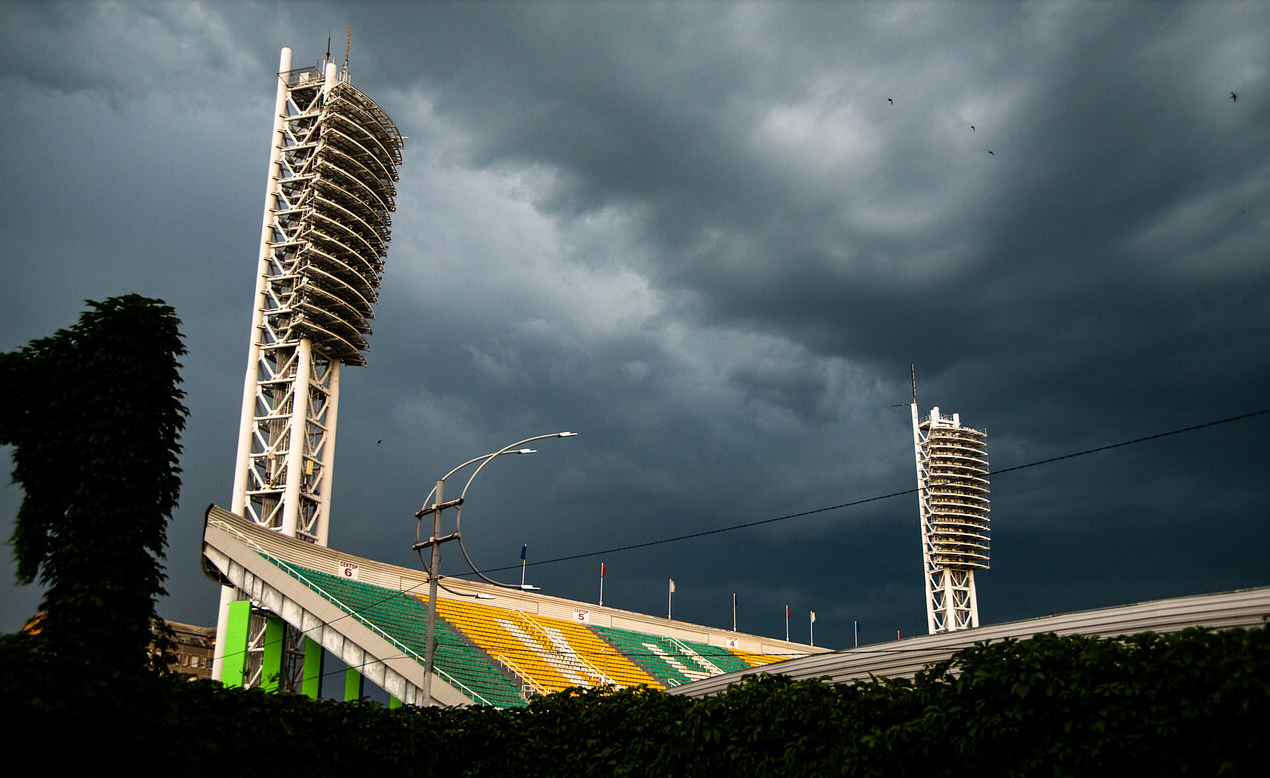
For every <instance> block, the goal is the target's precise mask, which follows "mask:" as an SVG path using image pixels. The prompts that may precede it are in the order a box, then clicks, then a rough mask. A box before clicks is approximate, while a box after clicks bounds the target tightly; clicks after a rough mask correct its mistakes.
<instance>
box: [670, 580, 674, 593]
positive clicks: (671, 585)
mask: <svg viewBox="0 0 1270 778" xmlns="http://www.w3.org/2000/svg"><path fill="white" fill-rule="evenodd" d="M670 593H671V594H674V593H675V579H673V578H671V579H670Z"/></svg>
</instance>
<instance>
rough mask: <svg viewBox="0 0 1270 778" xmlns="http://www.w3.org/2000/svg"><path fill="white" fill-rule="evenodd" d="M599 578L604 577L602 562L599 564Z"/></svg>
mask: <svg viewBox="0 0 1270 778" xmlns="http://www.w3.org/2000/svg"><path fill="white" fill-rule="evenodd" d="M600 577H601V578H603V577H604V563H603V562H601V563H600Z"/></svg>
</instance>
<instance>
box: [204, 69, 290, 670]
mask: <svg viewBox="0 0 1270 778" xmlns="http://www.w3.org/2000/svg"><path fill="white" fill-rule="evenodd" d="M290 69H291V49H290V48H286V47H284V48H283V49H282V51H281V53H280V54H279V56H278V89H277V92H276V93H275V96H274V102H273V134H272V135H271V136H270V137H271V138H272V139H273V140H272V143H271V145H270V148H269V177H268V179H267V180H266V182H265V207H264V215H263V216H262V218H261V226H260V253H259V256H258V259H257V262H256V295H255V297H254V298H253V300H255V304H254V306H253V309H252V312H251V333H250V336H249V339H248V344H247V372H246V375H245V377H244V378H243V402H242V409H241V413H240V415H239V420H238V452H237V455H236V456H235V464H234V486H233V489H234V491H233V495H232V497H231V499H230V506H231V508H230V510H232V511H233V512H234V513H237V514H238V515H240V516H241V515H243V514H244V512H245V511H246V509H247V489H248V484H249V483H250V480H251V479H250V478H249V477H248V470H249V469H250V468H251V466H252V465H251V438H252V435H253V433H254V431H255V427H256V424H255V416H256V391H257V381H258V378H259V375H260V342H261V337H262V335H261V329H262V328H263V327H264V320H265V312H264V298H265V289H266V280H265V279H266V276H267V275H268V273H269V254H270V247H269V243H270V240H271V239H272V237H273V208H274V203H275V198H276V196H277V194H278V180H279V178H280V170H281V167H282V142H283V138H284V137H285V135H284V133H285V126H286V122H285V118H284V117H285V115H286V109H287V81H286V73H287V71H289V70H290ZM236 597H237V595H236V594H235V593H234V589H233V587H231V586H223V587H221V593H220V607H219V609H218V610H217V613H216V641H217V642H216V644H217V645H218V646H223V645H224V644H225V630H226V627H227V625H228V619H229V603H231V602H233V601H234V600H235V599H236ZM224 670H225V656H224V654H223V652H215V653H214V655H213V657H212V678H213V679H215V680H217V681H219V680H221V675H222V674H223V673H224Z"/></svg>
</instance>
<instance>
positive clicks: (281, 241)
mask: <svg viewBox="0 0 1270 778" xmlns="http://www.w3.org/2000/svg"><path fill="white" fill-rule="evenodd" d="M289 68H290V51H289V50H285V49H284V50H283V56H282V62H281V72H280V73H279V84H278V96H277V114H276V115H275V122H274V143H273V150H272V151H273V153H272V155H271V159H270V166H269V167H270V170H269V186H268V192H267V195H266V201H265V214H264V225H263V229H262V235H261V251H260V273H259V276H258V278H257V288H256V306H255V311H254V320H253V324H252V338H251V346H250V351H251V353H250V356H249V360H248V368H247V377H246V381H245V383H244V390H243V413H242V422H241V427H240V430H239V447H238V462H237V469H236V473H235V483H234V503H233V509H234V510H235V511H236V512H240V513H241V515H244V516H247V517H248V518H250V519H251V520H252V521H254V522H256V523H257V524H259V525H260V526H263V527H267V528H270V529H276V530H279V531H281V532H283V533H284V534H287V535H290V536H293V537H298V538H302V539H305V540H308V541H310V542H313V543H317V544H319V545H325V544H326V541H327V523H328V519H329V511H330V491H331V476H332V464H333V455H334V448H335V426H336V417H337V410H338V407H339V375H340V367H341V365H343V364H350V365H365V364H366V359H365V356H364V352H365V351H366V349H367V341H366V336H367V335H369V334H370V320H371V319H372V318H373V317H374V310H373V305H374V303H375V301H376V299H377V298H378V294H379V282H380V277H381V275H382V272H383V263H384V256H385V254H386V253H387V250H388V241H389V228H390V226H391V223H392V222H391V217H390V213H391V212H392V211H393V209H394V204H393V198H394V197H395V196H396V193H397V192H396V186H395V181H396V180H397V165H398V164H399V163H400V162H401V146H402V138H401V134H400V133H399V132H398V131H397V128H396V126H395V125H394V124H393V122H392V120H391V119H389V118H388V115H387V114H386V113H384V111H383V110H382V109H380V108H379V106H378V105H376V104H375V103H374V101H372V100H371V99H370V98H368V97H367V96H366V95H364V94H363V93H362V92H360V91H359V90H358V89H357V88H355V87H354V86H352V84H350V83H349V82H348V71H347V69H345V70H344V71H343V72H342V73H339V74H338V75H337V73H336V67H335V63H333V62H329V61H328V62H327V63H326V66H325V70H324V71H322V70H319V69H318V68H301V69H298V70H290V69H289Z"/></svg>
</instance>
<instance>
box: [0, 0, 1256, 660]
mask: <svg viewBox="0 0 1270 778" xmlns="http://www.w3.org/2000/svg"><path fill="white" fill-rule="evenodd" d="M10 21H11V22H12V23H11V24H10V23H9V22H10ZM350 25H351V26H352V27H353V28H354V30H353V44H352V54H351V63H350V64H351V72H352V74H353V80H354V83H356V84H357V85H358V86H359V87H360V88H362V89H364V90H365V91H366V92H367V93H368V94H370V95H371V96H372V97H374V98H375V99H376V100H377V101H379V102H380V104H381V105H383V106H384V108H385V109H386V110H387V111H388V112H389V113H390V114H391V115H392V116H393V117H394V119H395V120H396V121H397V123H398V125H399V126H400V128H401V130H402V132H403V133H404V134H406V135H408V136H409V140H408V142H407V146H406V150H405V163H404V165H403V167H402V169H401V183H400V186H399V197H398V201H397V206H398V209H397V212H396V214H395V215H394V225H393V230H394V232H393V236H394V239H393V244H392V247H391V250H390V253H389V258H388V265H387V269H386V274H385V279H384V287H383V291H382V294H381V300H380V303H379V306H378V308H377V311H376V320H375V322H374V328H375V332H374V336H373V338H372V349H371V352H370V354H369V363H370V364H369V367H368V368H367V369H365V370H359V371H347V372H346V375H345V377H344V379H343V390H342V391H343V395H342V398H341V407H340V444H339V454H338V458H337V466H336V472H337V473H338V476H337V483H338V486H337V488H336V489H335V497H334V507H333V511H332V514H333V521H332V541H331V542H332V545H333V546H335V547H337V548H341V549H344V550H346V551H348V552H350V553H356V554H362V555H366V556H372V557H375V558H380V559H385V560H387V561H392V562H396V563H399V564H416V563H417V560H415V559H413V557H412V556H411V555H410V553H409V551H408V545H409V542H410V540H412V539H413V538H412V536H413V532H414V521H413V519H412V517H411V514H412V513H413V512H414V511H415V510H416V509H417V508H418V507H419V506H420V504H421V501H422V499H423V496H424V495H425V494H426V493H427V490H428V488H430V487H431V482H432V479H435V478H436V477H437V476H438V475H439V474H441V473H444V472H445V471H446V470H448V469H449V468H450V467H452V466H453V465H454V464H456V463H457V462H461V461H463V460H465V459H467V458H469V457H471V456H475V455H477V454H479V453H482V452H485V451H490V450H494V449H497V448H499V447H501V446H503V445H505V444H507V443H509V442H511V441H512V440H513V439H515V438H517V437H523V436H526V435H531V434H535V433H539V432H551V431H555V430H564V429H570V430H576V431H579V432H580V433H582V434H581V435H580V436H579V437H578V438H576V439H570V440H567V441H544V442H542V443H541V444H539V445H538V448H539V453H538V454H535V455H534V456H533V457H515V458H513V459H511V460H509V461H506V462H501V461H500V462H499V463H498V465H499V466H498V467H497V468H494V467H491V468H490V470H489V472H487V473H483V474H482V475H481V476H480V482H479V483H478V484H477V485H476V486H474V487H473V494H472V503H471V506H470V507H471V513H470V514H468V515H465V526H466V522H467V521H468V520H469V518H470V519H471V522H472V525H471V526H472V529H471V532H472V540H471V542H470V547H471V548H472V550H473V552H474V555H475V556H476V557H477V559H478V560H479V561H480V562H481V563H482V564H484V565H489V566H499V565H510V566H513V567H514V566H515V565H516V563H517V562H518V557H517V554H518V552H519V548H520V545H521V543H525V542H528V543H529V544H530V547H531V556H530V561H531V562H533V561H542V560H547V559H551V558H553V557H557V556H572V555H576V554H587V553H591V552H595V551H598V550H602V549H605V548H616V547H621V546H626V545H631V544H637V543H641V542H644V541H648V540H656V539H659V538H664V537H671V536H676V535H682V534H691V533H694V532H701V531H707V530H710V529H714V528H719V527H726V526H729V525H733V524H740V523H745V522H750V521H759V520H763V519H769V518H774V517H777V516H782V515H787V514H792V513H797V512H801V511H806V510H815V509H818V508H823V507H827V506H830V505H839V504H842V503H847V502H853V501H855V500H859V499H865V498H869V497H875V496H879V495H883V494H889V493H892V492H896V491H903V490H906V489H909V488H911V487H912V486H913V483H914V476H913V460H912V449H911V428H910V422H909V412H908V409H907V407H898V408H897V407H892V406H894V405H896V404H904V403H906V402H907V401H908V399H909V392H910V388H909V381H908V366H909V364H910V363H916V365H917V376H918V387H917V388H918V396H919V400H920V401H921V404H922V407H923V412H926V411H929V408H930V406H932V405H936V404H938V405H939V406H940V407H941V408H942V409H944V410H945V411H946V412H947V411H959V412H960V413H961V414H962V418H963V420H964V421H965V423H968V424H970V425H971V426H975V427H983V428H987V429H988V431H989V435H990V438H989V441H990V442H989V447H990V448H989V450H990V455H991V460H992V463H993V465H994V466H996V467H1008V466H1012V465H1017V464H1023V463H1026V462H1029V461H1035V460H1038V459H1043V458H1046V457H1051V456H1057V455H1062V454H1067V453H1072V452H1075V451H1079V450H1081V449H1084V448H1093V447H1097V446H1101V445H1105V444H1107V443H1111V442H1115V441H1117V440H1124V439H1127V438H1132V437H1136V436H1140V435H1147V434H1150V433H1153V432H1158V431H1162V430H1166V429H1172V428H1177V427H1182V426H1186V425H1189V424H1196V423H1201V422H1204V421H1207V420H1211V419H1215V418H1221V417H1224V416H1230V415H1235V414H1238V413H1243V412H1247V411H1250V410H1256V409H1259V408H1263V407H1266V405H1267V402H1266V401H1267V397H1268V396H1270V395H1268V393H1267V391H1266V390H1267V388H1270V358H1268V357H1267V356H1266V354H1267V349H1266V335H1267V332H1270V295H1267V292H1268V291H1270V269H1268V266H1267V263H1266V262H1265V246H1266V245H1267V243H1268V239H1270V219H1268V218H1267V215H1266V214H1267V204H1268V203H1270V191H1267V187H1270V183H1267V182H1270V175H1268V174H1270V148H1268V147H1267V144H1266V142H1265V139H1264V127H1265V126H1267V124H1268V122H1267V120H1268V119H1270V116H1268V115H1267V114H1268V113H1270V100H1266V99H1265V98H1264V97H1263V96H1262V95H1263V94H1264V92H1265V89H1264V87H1265V84H1266V78H1267V72H1268V71H1270V58H1268V55H1267V50H1266V47H1265V45H1264V40H1265V35H1266V33H1267V32H1268V31H1270V13H1268V12H1267V9H1266V7H1265V6H1264V5H1262V4H1257V3H1249V4H1231V3H1173V4H1164V5H1163V6H1160V5H1159V4H1138V3H1120V2H1110V3H1090V4H1076V5H1068V4H1059V3H1033V4H1025V5H1014V4H1003V3H964V4H959V3H919V4H894V3H877V4H870V3H852V4H841V5H837V4H815V3H749V4H742V3H705V4H691V3H665V4H649V3H608V4H579V3H572V2H565V3H546V2H543V3H500V2H480V3H423V4H403V3H384V4H374V3H358V4H348V5H345V4H342V3H318V4H307V3H306V4H251V3H232V4H229V5H227V6H219V5H210V4H208V5H204V4H200V3H153V4H151V3H137V4H129V3H114V4H104V3H103V4H97V3H68V4H53V5H50V4H45V3H38V4H34V3H32V4H28V3H11V4H9V5H8V6H6V27H5V30H4V33H3V37H2V38H0V87H2V88H3V90H4V94H5V97H6V104H7V105H8V106H9V107H10V119H9V121H8V122H7V123H6V126H5V128H4V130H3V136H2V137H3V145H2V146H0V148H3V155H4V156H3V164H4V166H5V170H6V177H7V179H8V182H9V183H8V188H7V192H8V193H9V194H7V195H6V198H5V202H4V206H5V207H4V213H3V215H2V216H0V219H2V221H0V226H3V229H4V232H5V235H6V238H7V241H6V245H5V249H4V273H5V285H4V290H3V291H2V292H0V295H2V297H0V302H2V303H3V304H4V306H5V308H6V310H7V311H9V312H10V314H9V315H7V316H6V318H5V320H4V327H3V330H2V331H0V336H2V337H0V348H4V349H6V350H7V349H10V348H15V347H18V346H20V345H21V344H22V343H24V342H26V341H27V340H29V339H31V338H33V337H39V336H42V335H46V334H48V333H50V332H51V331H52V330H54V329H56V328H57V327H61V326H66V325H67V324H69V323H71V322H72V321H73V320H74V317H75V316H76V315H77V313H78V311H79V310H80V308H81V307H82V302H81V301H82V300H83V299H85V298H92V299H100V298H102V297H105V296H108V295H110V294H120V293H124V292H129V291H138V292H141V293H145V294H153V295H156V296H161V297H164V298H165V299H167V300H168V301H169V302H171V303H172V304H174V305H175V306H176V308H177V310H178V313H179V314H180V315H181V316H182V318H183V319H184V320H185V332H186V334H187V340H188V342H189V346H190V352H191V353H190V356H189V357H188V358H187V360H186V369H185V376H186V382H187V390H188V391H189V398H188V402H189V404H190V406H191V411H192V413H191V421H190V425H189V428H188V431H187V435H186V439H185V447H186V455H185V458H184V461H183V465H184V470H185V474H186V480H185V489H184V500H183V506H182V510H181V515H180V516H179V517H178V519H177V522H176V524H175V525H174V530H173V533H172V536H171V539H172V550H171V553H170V560H171V563H170V569H171V571H172V575H173V582H172V583H173V585H171V586H169V589H170V590H172V591H173V596H172V597H170V598H169V600H168V607H169V609H170V611H169V613H170V615H172V616H173V617H175V618H183V619H185V620H189V621H203V622H207V621H210V619H211V612H212V610H213V609H214V603H215V593H214V591H209V590H208V586H209V585H208V584H206V583H205V582H204V580H203V579H202V578H201V576H200V574H199V573H198V571H197V566H196V565H195V564H194V562H195V559H196V554H197V545H198V536H199V532H200V527H199V522H200V520H201V519H200V516H201V511H202V508H203V506H205V505H206V504H207V503H209V502H218V503H221V504H227V503H228V502H229V496H230V495H229V486H230V482H231V480H232V460H233V451H234V439H235V435H236V425H237V415H238V399H237V398H238V396H239V392H240V391H241V381H242V375H243V369H244V367H245V361H244V360H245V355H244V348H243V347H244V346H245V345H246V343H245V337H246V335H247V325H248V321H249V315H250V294H251V288H252V277H251V276H252V268H253V263H254V258H255V255H256V251H257V246H256V241H257V240H258V238H257V236H258V235H259V229H260V221H259V219H260V206H261V202H262V196H263V192H262V187H263V184H264V175H265V170H264V163H265V160H266V158H267V152H268V148H267V133H268V128H269V117H268V115H269V112H270V106H271V103H270V101H271V100H272V98H273V89H274V81H273V79H274V73H273V71H274V69H275V67H276V63H277V61H278V60H277V56H278V49H279V48H280V47H281V46H291V47H293V48H294V50H295V58H294V64H295V66H297V67H299V66H303V65H307V64H311V63H313V62H316V61H319V60H320V59H321V58H322V56H323V54H324V53H325V46H326V37H327V36H328V35H329V36H331V38H332V39H333V40H332V45H331V48H332V50H333V52H334V53H335V55H336V57H337V59H338V58H339V57H340V56H341V55H342V51H341V44H342V43H343V42H344V30H345V29H346V28H347V27H348V26H350ZM1232 91H1233V92H1238V93H1239V94H1240V99H1239V100H1238V101H1237V102H1234V101H1231V100H1230V99H1229V93H1230V92H1232ZM972 125H973V127H974V129H971V126H972ZM989 150H991V151H992V154H991V155H989V153H988V152H989ZM14 193H21V196H15V194H14ZM1265 419H1266V417H1258V418H1257V419H1253V420H1250V421H1246V422H1241V423H1236V424H1231V425H1224V426H1221V427H1215V428H1211V429H1207V430H1202V431H1197V432H1194V433H1188V434H1187V435H1180V436H1175V437H1170V438H1165V439H1161V440H1158V441H1153V442H1150V443H1144V444H1141V445H1139V446H1134V447H1126V448H1124V449H1116V450H1112V451H1107V452H1102V453H1099V454H1093V455H1090V456H1089V457H1082V458H1078V459H1074V460H1069V461H1065V462H1063V463H1058V464H1055V465H1050V466H1046V467H1042V468H1035V469H1030V470H1022V471H1016V472H1013V473H1006V474H1002V475H1001V476H999V477H997V478H995V479H994V482H993V507H994V513H993V517H994V560H993V569H992V570H991V571H989V572H987V573H986V574H984V576H983V577H982V579H981V581H980V584H979V585H980V597H981V601H982V602H983V604H984V614H985V616H984V617H985V619H986V620H989V621H998V620H1001V619H1004V618H1019V617H1025V616H1030V615H1040V614H1042V613H1052V612H1061V611H1063V610H1068V609H1071V608H1077V607H1092V606H1096V605H1104V604H1112V603H1118V602H1124V601H1127V600H1129V599H1149V598H1152V597H1158V596H1168V595H1174V594H1185V593H1193V592H1196V591H1211V590H1216V589H1223V588H1230V587H1232V586H1246V585H1261V584H1265V583H1267V580H1266V576H1265V569H1264V565H1263V564H1261V563H1260V562H1258V561H1257V559H1258V557H1260V558H1264V556H1265V552H1266V551H1267V550H1268V549H1267V548H1266V541H1265V539H1264V537H1263V535H1262V534H1261V533H1260V532H1259V531H1258V529H1257V522H1259V521H1260V520H1261V519H1262V518H1264V508H1262V507H1260V506H1262V505H1264V503H1265V501H1266V497H1267V494H1266V487H1265V485H1264V478H1263V477H1262V476H1261V473H1262V472H1263V471H1264V470H1265V465H1266V454H1265V452H1264V451H1263V450H1261V447H1259V446H1258V445H1257V444H1256V441H1257V440H1258V439H1259V438H1260V436H1261V434H1262V433H1263V432H1264V429H1265ZM379 441H382V443H380V442H379ZM16 500H17V496H16V493H15V492H14V490H12V489H10V490H7V491H6V492H4V501H5V502H4V507H6V509H8V508H9V506H11V505H13V506H15V505H16ZM915 503H916V500H915V498H914V497H913V496H912V495H901V496H898V497H894V498H891V499H887V500H880V501H877V502H870V503H866V504H864V505H860V506H856V507H852V508H846V509H841V510H837V511H828V512H825V513H818V514H814V515H810V516H806V517H802V518H798V519H791V520H789V521H785V522H776V523H773V524H767V525H762V526H759V527H755V528H752V529H748V530H743V531H739V532H734V533H724V534H718V535H710V536H707V537H703V538H699V539H695V540H689V541H683V542H681V543H675V544H664V545H656V546H651V547H648V548H646V549H643V550H637V551H629V552H623V553H620V554H617V553H615V554H612V555H608V556H607V557H604V558H603V559H604V561H606V562H607V564H608V566H609V570H610V575H611V577H610V579H609V580H608V582H607V583H606V598H605V599H606V604H613V605H616V606H618V607H628V608H633V609H637V610H643V611H646V612H651V613H659V612H661V609H662V608H664V607H665V594H666V592H665V586H666V578H668V577H673V578H675V580H676V581H677V583H678V585H679V591H678V592H677V594H676V606H675V613H676V616H678V617H681V618H684V619H694V618H695V619H700V620H702V621H707V622H709V623H714V624H720V625H728V624H729V622H730V615H731V614H730V594H731V592H733V591H737V592H739V596H740V597H741V601H742V613H741V623H740V626H741V628H742V629H751V630H754V631H757V632H763V633H765V634H772V635H781V634H783V624H782V623H781V620H782V617H783V606H784V605H785V604H787V603H788V604H790V605H792V606H794V607H795V609H796V612H799V613H801V615H800V616H799V618H800V619H801V620H802V621H801V622H799V623H801V624H802V627H801V629H802V630H803V631H805V630H806V624H805V621H806V619H805V616H806V610H807V609H814V610H816V611H817V614H818V620H817V627H820V628H821V629H818V630H817V642H818V643H826V644H831V643H834V644H838V645H846V644H849V642H850V641H851V620H853V619H855V618H859V619H861V620H862V621H863V622H864V623H865V625H866V629H865V633H864V634H865V637H866V638H868V639H870V640H881V639H886V638H888V637H893V635H894V631H895V629H901V628H902V629H903V630H904V631H905V633H906V634H907V633H911V632H913V631H916V630H920V629H922V628H923V622H922V618H921V617H922V612H921V609H922V605H921V602H920V598H921V581H920V570H919V567H920V547H919V545H918V539H917V516H916V505H915ZM6 515H12V510H11V509H8V510H6ZM599 561H601V557H586V558H584V559H580V560H577V561H574V562H567V563H559V564H552V565H539V566H531V567H530V577H531V579H532V580H534V582H536V583H538V584H540V585H542V586H544V587H545V588H546V589H547V591H549V592H550V593H553V594H559V595H562V596H568V597H577V598H580V599H592V598H593V597H594V591H593V590H594V588H595V583H596V580H595V577H596V570H597V569H598V564H599ZM6 564H7V560H6ZM8 570H9V568H7V567H4V566H0V574H8ZM458 571H459V570H458V568H455V572H458ZM503 575H512V576H514V573H504V574H503ZM17 596H18V597H22V596H28V595H26V594H19V595H17ZM14 602H18V600H14ZM30 602H33V598H31V599H30ZM10 610H11V609H10V608H9V607H8V606H6V611H5V624H4V625H3V626H4V627H5V628H12V627H13V626H15V624H14V622H15V621H18V620H20V619H21V617H22V616H24V615H26V614H27V613H28V612H29V610H30V608H29V607H26V608H23V607H22V606H21V604H19V605H15V606H14V608H13V609H12V610H13V612H12V613H10V612H9V611H10ZM883 625H887V626H886V628H884V627H883ZM794 637H796V638H800V637H801V635H800V633H798V632H796V633H795V634H794Z"/></svg>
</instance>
